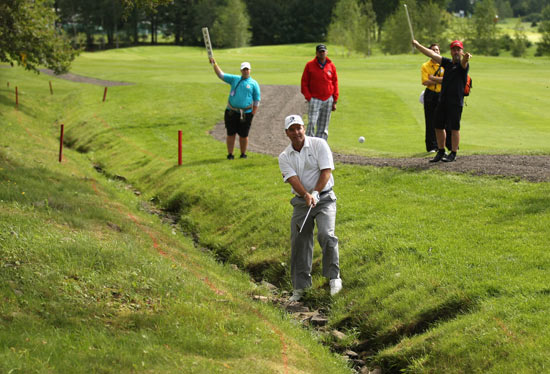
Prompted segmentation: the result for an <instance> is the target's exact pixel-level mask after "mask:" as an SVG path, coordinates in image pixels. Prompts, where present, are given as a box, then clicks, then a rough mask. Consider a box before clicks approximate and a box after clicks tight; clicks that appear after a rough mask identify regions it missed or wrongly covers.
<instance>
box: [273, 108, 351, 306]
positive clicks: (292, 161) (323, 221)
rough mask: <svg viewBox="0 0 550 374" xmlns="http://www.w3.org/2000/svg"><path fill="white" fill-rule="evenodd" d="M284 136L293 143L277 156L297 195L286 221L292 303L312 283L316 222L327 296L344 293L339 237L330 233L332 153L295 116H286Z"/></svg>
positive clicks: (333, 211)
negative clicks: (289, 245)
mask: <svg viewBox="0 0 550 374" xmlns="http://www.w3.org/2000/svg"><path fill="white" fill-rule="evenodd" d="M285 132H286V135H287V136H288V138H289V139H290V142H291V143H290V145H289V146H288V147H287V148H286V149H285V150H284V151H283V152H282V153H281V154H280V155H279V168H280V169H281V173H282V174H283V180H284V181H285V182H287V183H290V185H291V186H292V193H293V194H294V195H295V197H293V198H292V200H291V201H290V203H291V204H292V206H293V207H294V212H293V214H292V219H291V221H290V233H291V234H290V239H291V248H292V253H291V258H290V273H291V276H292V285H293V287H294V292H293V294H292V297H291V298H290V301H299V300H300V299H301V298H302V296H303V295H304V292H305V289H306V288H309V287H311V284H312V283H311V266H312V259H313V243H314V242H313V230H314V228H315V222H317V239H318V240H319V244H320V245H321V248H322V250H323V276H324V277H326V278H328V279H329V283H330V294H331V295H335V294H337V293H338V292H339V291H340V290H341V289H342V281H341V279H340V265H339V255H338V238H337V237H336V236H335V235H334V227H335V222H336V195H335V194H334V191H332V187H333V186H334V178H333V176H332V170H334V161H333V159H332V152H331V150H330V147H329V146H328V144H327V142H326V141H325V140H324V139H321V138H315V137H309V136H306V135H305V129H304V121H303V120H302V118H301V117H300V116H299V115H291V116H288V117H286V118H285ZM310 207H311V211H310V212H309V215H308V211H309V210H310ZM304 220H305V221H304ZM302 226H303V228H302ZM301 228H302V230H301V231H300V229H301Z"/></svg>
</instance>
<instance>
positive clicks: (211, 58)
mask: <svg viewBox="0 0 550 374" xmlns="http://www.w3.org/2000/svg"><path fill="white" fill-rule="evenodd" d="M208 61H210V64H212V65H215V64H216V60H214V57H209V58H208Z"/></svg>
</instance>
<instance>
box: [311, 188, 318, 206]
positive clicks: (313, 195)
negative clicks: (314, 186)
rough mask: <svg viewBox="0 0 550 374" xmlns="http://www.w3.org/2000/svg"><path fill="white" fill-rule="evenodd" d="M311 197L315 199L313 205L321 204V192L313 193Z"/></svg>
mask: <svg viewBox="0 0 550 374" xmlns="http://www.w3.org/2000/svg"><path fill="white" fill-rule="evenodd" d="M311 197H313V205H317V203H318V202H319V199H320V198H319V191H313V192H312V193H311Z"/></svg>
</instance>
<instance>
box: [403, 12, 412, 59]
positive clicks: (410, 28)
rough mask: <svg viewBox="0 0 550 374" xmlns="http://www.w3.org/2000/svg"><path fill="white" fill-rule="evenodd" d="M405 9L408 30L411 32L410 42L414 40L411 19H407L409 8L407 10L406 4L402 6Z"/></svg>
mask: <svg viewBox="0 0 550 374" xmlns="http://www.w3.org/2000/svg"><path fill="white" fill-rule="evenodd" d="M403 6H404V7H405V14H406V15H407V21H408V22H409V30H410V31H411V41H412V40H414V33H413V27H412V24H411V17H409V8H407V4H403ZM412 50H413V53H414V46H413V47H412Z"/></svg>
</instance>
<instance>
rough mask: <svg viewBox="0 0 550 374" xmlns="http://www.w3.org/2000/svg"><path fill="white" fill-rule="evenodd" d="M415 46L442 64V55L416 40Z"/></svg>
mask: <svg viewBox="0 0 550 374" xmlns="http://www.w3.org/2000/svg"><path fill="white" fill-rule="evenodd" d="M412 44H413V46H414V47H415V48H416V49H418V50H419V51H420V52H421V53H422V54H424V55H426V56H427V57H429V58H431V59H432V60H434V61H435V62H437V63H438V64H441V56H440V55H438V54H437V53H435V52H434V51H432V50H431V49H429V48H426V47H424V46H423V45H422V44H420V43H419V42H417V41H416V40H413V41H412Z"/></svg>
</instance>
